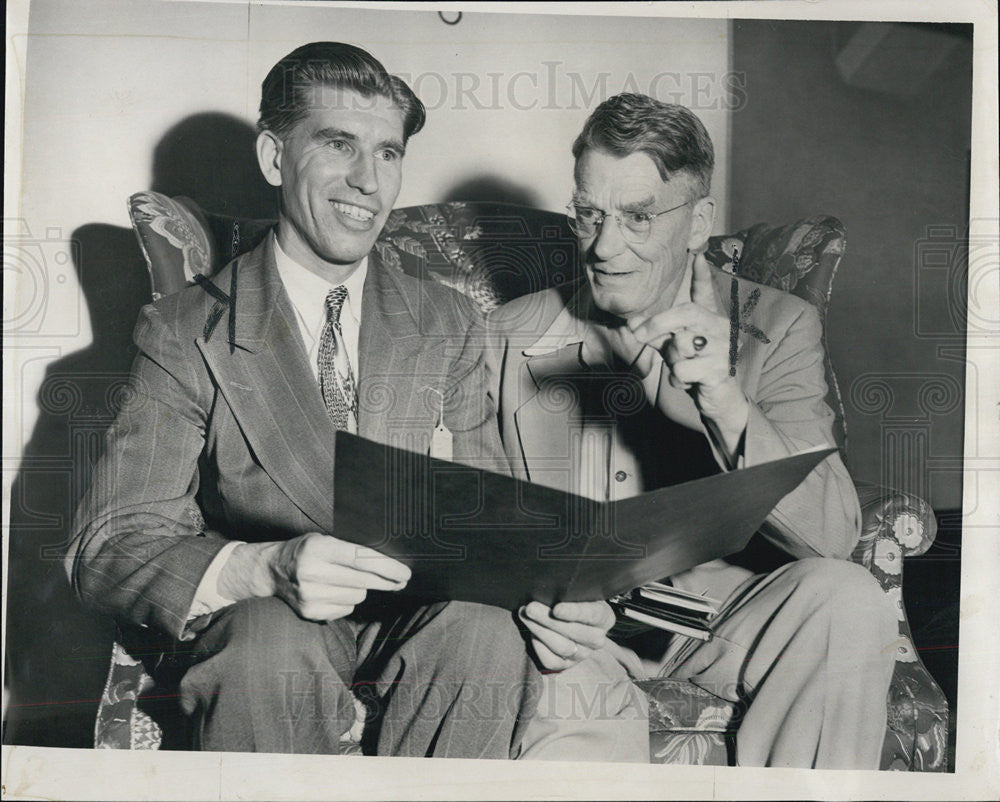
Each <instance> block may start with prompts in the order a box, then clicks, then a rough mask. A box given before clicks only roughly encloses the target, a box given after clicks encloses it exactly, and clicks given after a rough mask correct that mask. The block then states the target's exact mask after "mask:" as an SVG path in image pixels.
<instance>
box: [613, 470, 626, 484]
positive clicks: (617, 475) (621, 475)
mask: <svg viewBox="0 0 1000 802" xmlns="http://www.w3.org/2000/svg"><path fill="white" fill-rule="evenodd" d="M626 479H628V474H627V473H625V471H618V472H617V473H615V481H616V482H624V481H625V480H626Z"/></svg>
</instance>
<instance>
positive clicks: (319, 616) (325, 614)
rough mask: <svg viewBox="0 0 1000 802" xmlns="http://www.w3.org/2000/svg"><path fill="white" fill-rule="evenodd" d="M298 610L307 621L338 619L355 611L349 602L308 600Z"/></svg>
mask: <svg viewBox="0 0 1000 802" xmlns="http://www.w3.org/2000/svg"><path fill="white" fill-rule="evenodd" d="M296 612H297V613H298V614H299V615H300V616H302V617H303V618H305V619H306V620H307V621H336V620H337V619H339V618H346V617H347V616H349V615H350V614H351V613H353V612H354V606H353V605H349V604H323V603H312V602H307V603H305V604H301V605H299V607H298V609H297V610H296Z"/></svg>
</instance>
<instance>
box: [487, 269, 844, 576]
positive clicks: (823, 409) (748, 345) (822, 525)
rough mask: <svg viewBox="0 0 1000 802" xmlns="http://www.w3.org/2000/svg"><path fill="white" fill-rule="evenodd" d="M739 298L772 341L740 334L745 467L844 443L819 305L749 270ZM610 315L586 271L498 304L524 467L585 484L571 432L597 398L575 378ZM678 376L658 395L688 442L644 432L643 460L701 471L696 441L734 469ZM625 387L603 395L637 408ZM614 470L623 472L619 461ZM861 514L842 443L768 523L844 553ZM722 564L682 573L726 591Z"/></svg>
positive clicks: (504, 404) (786, 537)
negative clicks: (570, 281)
mask: <svg viewBox="0 0 1000 802" xmlns="http://www.w3.org/2000/svg"><path fill="white" fill-rule="evenodd" d="M714 279H715V289H716V293H717V296H718V300H719V308H720V309H728V308H729V297H730V276H729V275H728V274H726V273H724V272H722V271H715V276H714ZM754 296H755V297H756V301H754V300H752V297H754ZM739 299H740V307H741V310H742V309H744V308H747V313H746V314H745V315H743V317H742V322H743V324H744V325H745V326H746V327H747V328H749V327H750V326H755V327H756V328H757V329H759V330H760V331H762V332H763V333H764V335H766V339H767V340H768V342H763V341H762V340H760V339H757V338H755V337H753V336H750V335H749V334H747V333H743V334H742V335H741V339H742V345H741V352H740V358H739V362H738V367H737V376H738V379H739V381H740V384H741V386H742V388H743V390H744V393H745V394H746V397H747V399H748V401H749V402H750V413H749V420H748V423H747V428H746V433H745V438H744V445H743V451H742V456H741V457H740V459H739V464H738V466H737V467H749V466H752V465H757V464H760V463H762V462H767V461H770V460H774V459H778V458H780V457H785V456H789V455H791V454H793V453H795V452H797V451H800V450H803V449H806V448H810V447H815V446H821V445H833V444H834V438H833V432H832V424H833V420H834V415H833V412H832V411H831V410H830V409H829V407H828V406H827V405H826V403H825V402H824V397H825V395H826V392H827V385H826V381H825V379H824V372H823V346H822V340H821V337H822V327H821V324H820V319H819V315H818V313H817V311H816V309H815V308H814V307H813V306H811V305H810V304H808V303H806V302H805V301H802V300H800V299H798V298H795V297H794V296H791V295H789V294H787V293H784V292H781V291H779V290H776V289H773V288H770V287H765V286H761V285H758V284H756V283H754V282H751V281H744V280H739ZM602 325H604V323H602V322H600V313H599V312H595V310H594V307H593V304H592V302H591V296H590V288H589V285H588V284H587V283H586V281H583V282H581V283H580V284H577V285H572V286H567V287H561V288H556V289H549V290H545V291H542V292H539V293H535V294H532V295H528V296H524V297H522V298H519V299H516V300H514V301H511V302H510V303H508V304H506V305H505V306H503V307H501V308H500V309H498V310H496V311H495V312H494V313H493V314H492V315H491V317H490V319H489V322H488V330H489V343H490V345H489V348H488V355H489V356H488V361H489V363H490V367H491V375H492V381H493V394H494V396H495V398H496V399H497V404H498V408H499V420H500V429H501V437H502V440H503V444H504V449H505V451H506V454H507V458H508V460H509V462H510V466H511V470H512V471H513V473H514V475H515V476H518V477H521V478H524V479H529V480H531V481H537V482H541V483H543V484H548V485H550V486H554V487H558V488H559V489H562V490H569V491H574V490H575V488H574V487H572V486H571V484H572V481H573V480H572V478H571V477H574V476H577V475H579V467H580V466H578V465H574V464H572V463H573V460H575V459H576V460H578V459H579V457H578V456H575V455H573V454H572V453H571V451H572V449H571V448H570V447H569V446H568V444H569V443H572V442H573V438H572V437H568V436H567V433H568V432H571V431H572V430H573V429H574V428H579V427H581V426H583V425H586V422H587V419H588V415H589V416H590V417H591V420H592V419H593V410H592V409H591V410H589V411H583V410H581V403H583V402H582V401H581V398H582V394H581V392H578V391H577V389H576V388H579V387H581V386H584V385H585V384H586V381H587V379H588V377H592V376H593V375H594V374H593V371H592V368H591V367H590V366H587V365H586V364H584V362H583V359H582V349H581V342H582V340H583V337H584V333H585V331H586V329H587V328H588V327H591V326H602ZM604 367H605V368H608V369H609V370H610V369H611V368H610V366H609V365H605V366H604ZM605 375H607V373H606V372H605ZM668 377H669V372H668V371H667V370H666V368H665V367H664V369H663V370H662V372H661V375H660V383H659V388H658V392H657V393H656V405H657V407H658V410H659V412H660V413H662V415H663V416H665V417H666V419H668V421H670V422H672V424H674V425H675V426H674V429H673V431H675V432H677V437H676V438H672V439H675V440H676V441H677V442H661V443H657V442H654V443H648V442H644V443H637V447H638V448H641V451H642V452H643V453H642V456H641V457H639V459H640V461H641V460H646V461H647V463H648V462H649V461H651V460H652V461H656V460H657V459H660V460H664V461H669V463H670V464H669V465H667V466H655V465H647V468H649V469H650V471H649V472H650V473H653V474H658V475H660V476H663V475H669V476H670V477H671V480H670V481H668V482H666V483H668V484H674V483H677V482H679V481H684V480H685V479H686V478H694V477H686V476H685V471H686V470H687V468H688V467H690V468H691V469H692V470H694V465H693V462H694V457H695V455H694V454H693V451H695V450H697V449H692V448H691V444H692V443H696V444H698V445H699V446H700V447H701V449H702V450H704V452H705V453H706V454H710V455H711V456H710V457H708V459H714V462H715V464H716V466H717V468H713V470H716V469H717V470H728V467H727V464H726V461H725V458H724V457H723V455H722V454H721V453H720V452H719V451H718V449H717V448H716V447H715V444H714V442H713V441H712V439H711V437H709V435H708V434H707V432H706V430H705V427H704V425H703V423H702V419H701V416H700V414H699V412H698V410H697V408H696V407H695V404H694V402H693V400H692V399H691V397H690V396H689V395H688V394H687V393H685V392H683V391H681V390H677V389H675V388H673V387H671V386H670V384H669V381H668ZM584 392H585V391H584ZM617 392H618V401H617V402H615V401H614V400H613V399H614V398H615V397H616V396H615V392H605V394H604V395H603V396H601V397H602V398H603V401H604V403H605V404H608V403H618V404H619V405H623V406H624V408H626V409H633V410H637V409H638V407H636V406H635V405H632V404H630V402H629V401H628V400H627V398H625V397H626V396H627V395H628V392H627V391H626V390H624V389H623V388H618V391H617ZM591 395H593V394H592V393H591ZM623 399H624V400H623ZM605 411H606V410H605ZM654 431H661V432H662V431H664V429H659V430H654V429H650V430H649V431H648V432H644V431H643V432H640V433H639V434H640V438H639V439H641V438H642V436H643V435H645V436H646V437H654ZM692 434H694V435H695V437H694V440H692V439H691V435H692ZM651 454H652V456H651ZM660 455H662V456H660ZM664 467H666V469H665V470H664V469H663V468H664ZM608 470H609V471H611V472H614V466H613V465H612V466H610V467H609V468H608ZM611 484H612V486H613V482H612V483H611ZM644 489H646V490H650V489H653V488H652V487H646V488H644ZM719 503H725V500H724V499H720V500H719ZM860 518H861V515H860V509H859V505H858V499H857V494H856V492H855V489H854V485H853V483H852V481H851V478H850V476H849V475H848V473H847V470H846V468H845V467H844V465H843V463H842V461H841V459H840V456H839V455H837V454H834V455H832V456H830V457H828V458H827V459H825V460H824V461H823V462H822V463H821V464H820V465H819V466H818V467H817V468H816V469H815V470H814V471H813V472H812V473H811V474H810V475H809V476H808V477H807V478H806V480H805V481H804V482H803V483H802V484H801V485H800V486H799V487H798V488H797V489H796V490H794V491H793V492H792V493H790V494H788V495H787V496H785V498H783V499H782V500H781V502H780V503H779V504H778V505H777V506H776V507H775V508H774V510H773V511H772V512H771V514H770V515H769V516H768V518H767V520H766V522H765V523H764V525H763V527H762V528H761V530H760V532H761V534H763V535H764V536H765V537H766V538H768V539H769V540H770V541H772V542H773V543H774V544H775V545H777V546H778V547H779V548H780V549H781V550H783V551H784V552H786V553H787V554H789V555H791V556H792V557H795V558H803V557H815V556H829V557H841V558H845V557H848V556H849V555H850V553H851V550H852V549H853V547H854V545H855V544H856V542H857V539H858V536H859V531H860ZM723 568H725V566H724V565H723V564H722V563H721V561H716V562H715V563H710V564H706V565H705V566H703V567H702V569H703V570H701V571H699V569H695V570H694V571H692V572H687V574H685V575H684V576H683V577H675V584H679V585H680V586H682V587H685V588H687V589H690V590H693V591H694V592H698V593H701V592H705V591H710V590H713V591H717V590H718V589H719V582H718V581H717V580H711V581H710V580H708V579H706V577H708V576H709V575H710V574H715V573H717V572H718V571H719V570H721V569H723ZM737 570H739V571H740V573H739V575H738V576H737V575H736V574H735V573H734V574H731V575H730V580H731V581H728V580H727V581H724V582H723V584H724V585H726V586H727V587H729V588H731V587H733V586H735V584H737V583H738V581H739V580H740V579H742V578H745V577H746V576H747V573H746V572H745V571H742V570H741V569H737ZM678 580H680V581H678Z"/></svg>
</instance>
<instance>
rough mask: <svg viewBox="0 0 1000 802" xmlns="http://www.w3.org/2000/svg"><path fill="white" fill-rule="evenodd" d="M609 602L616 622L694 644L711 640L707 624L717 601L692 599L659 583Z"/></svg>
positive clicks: (619, 596) (681, 591) (675, 589)
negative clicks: (694, 640) (662, 631)
mask: <svg viewBox="0 0 1000 802" xmlns="http://www.w3.org/2000/svg"><path fill="white" fill-rule="evenodd" d="M609 602H610V603H611V606H612V607H613V608H614V610H615V613H616V614H617V615H618V616H619V618H620V619H625V620H627V621H633V622H637V623H639V624H645V625H647V626H649V627H656V628H657V629H665V630H667V631H669V632H675V633H677V634H678V635H686V636H687V637H689V638H697V639H698V640H711V639H712V630H711V628H710V626H709V621H710V620H711V619H712V617H713V616H714V615H715V614H716V613H718V612H719V602H718V601H717V600H715V599H710V598H708V597H707V596H696V595H695V594H693V593H688V592H686V591H683V590H678V589H677V588H675V587H673V586H672V585H666V584H664V583H662V582H650V583H649V584H646V585H643V586H642V587H640V588H636V589H635V590H633V591H631V592H629V593H622V594H619V595H618V596H615V597H613V598H611V599H609ZM623 623H624V622H623Z"/></svg>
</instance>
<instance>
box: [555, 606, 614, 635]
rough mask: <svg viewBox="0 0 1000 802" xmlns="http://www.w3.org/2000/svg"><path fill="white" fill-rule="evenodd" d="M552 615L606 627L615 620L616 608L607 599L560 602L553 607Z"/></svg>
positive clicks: (593, 625)
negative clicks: (612, 607)
mask: <svg viewBox="0 0 1000 802" xmlns="http://www.w3.org/2000/svg"><path fill="white" fill-rule="evenodd" d="M552 617H553V618H558V619H559V620H560V621H568V622H571V623H572V622H575V623H578V624H586V625H589V626H592V627H599V628H606V629H610V628H611V626H612V625H613V624H614V622H615V613H614V610H612V609H611V605H610V604H608V603H607V602H606V601H593V602H559V603H558V604H556V605H554V606H553V608H552Z"/></svg>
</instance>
